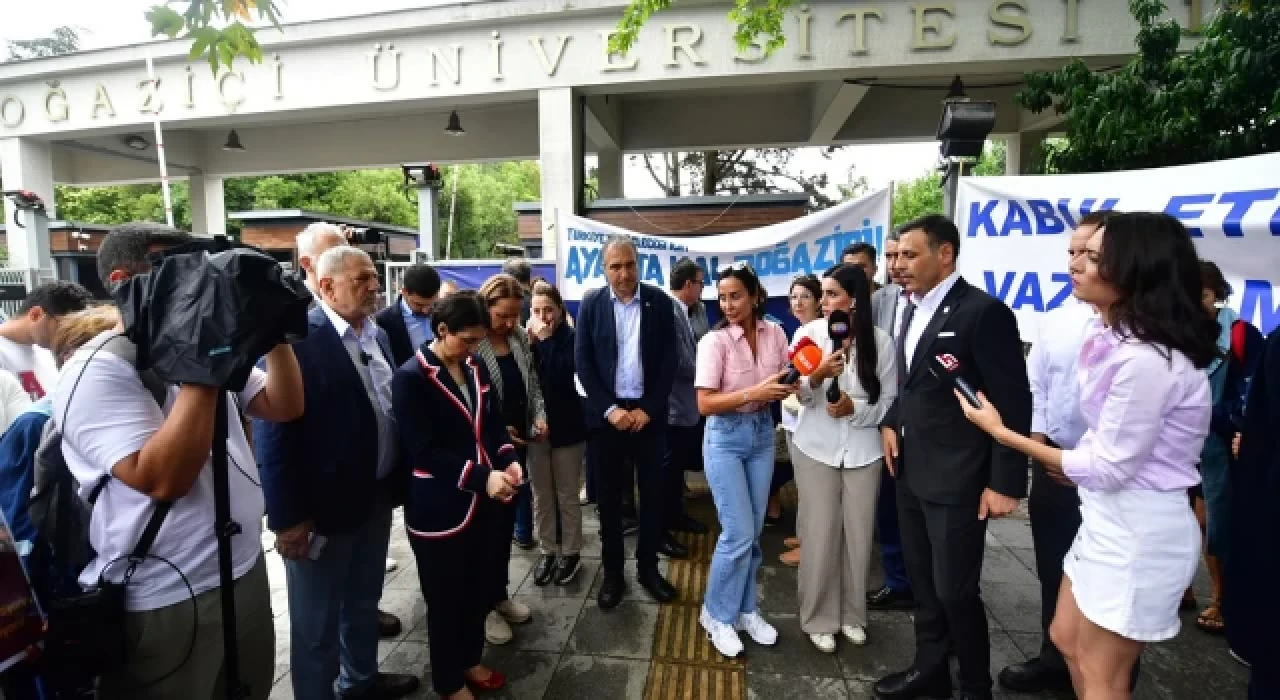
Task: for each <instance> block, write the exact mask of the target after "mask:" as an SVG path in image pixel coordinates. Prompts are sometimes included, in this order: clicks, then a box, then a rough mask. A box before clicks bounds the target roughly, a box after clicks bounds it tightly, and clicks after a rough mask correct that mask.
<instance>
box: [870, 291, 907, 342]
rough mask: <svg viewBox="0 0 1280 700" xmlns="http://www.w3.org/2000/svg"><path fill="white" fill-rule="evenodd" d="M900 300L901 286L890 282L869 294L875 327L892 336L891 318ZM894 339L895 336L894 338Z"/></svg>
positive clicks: (895, 312)
mask: <svg viewBox="0 0 1280 700" xmlns="http://www.w3.org/2000/svg"><path fill="white" fill-rule="evenodd" d="M901 301H902V287H900V286H899V285H896V284H894V283H893V282H890V283H889V284H886V285H885V286H883V287H881V288H879V289H877V290H876V291H875V292H873V293H872V294H871V318H872V319H873V321H874V323H875V324H876V328H879V329H880V330H882V331H884V332H885V333H888V334H889V337H890V338H893V319H894V317H895V316H896V315H897V313H898V304H899V302H901ZM894 339H895V340H896V338H894Z"/></svg>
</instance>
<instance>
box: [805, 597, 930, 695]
mask: <svg viewBox="0 0 1280 700" xmlns="http://www.w3.org/2000/svg"><path fill="white" fill-rule="evenodd" d="M869 617H870V620H869V623H870V624H868V626H867V643H866V645H865V646H854V645H853V644H852V643H850V642H849V641H848V640H847V639H845V638H844V637H843V636H840V635H837V636H836V645H837V646H836V658H837V659H838V660H839V662H840V670H841V671H842V672H843V674H844V677H845V678H848V679H851V680H861V681H869V682H874V681H877V680H880V679H881V678H883V677H884V676H887V675H888V674H890V673H894V672H897V671H901V670H903V669H904V668H906V667H907V666H908V665H910V663H911V658H912V656H913V655H914V650H915V629H914V628H913V626H912V622H911V618H910V617H909V616H907V615H903V614H900V613H896V614H895V613H885V612H874V611H873V612H871V613H870V615H869ZM804 643H805V644H807V645H809V648H810V650H811V651H812V653H815V654H818V653H821V652H819V651H818V650H817V649H815V648H813V645H812V643H811V642H809V640H808V639H805V640H804Z"/></svg>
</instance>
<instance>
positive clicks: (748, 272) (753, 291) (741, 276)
mask: <svg viewBox="0 0 1280 700" xmlns="http://www.w3.org/2000/svg"><path fill="white" fill-rule="evenodd" d="M730 277H732V278H733V279H736V280H738V281H739V282H741V283H742V286H743V287H745V288H746V290H747V294H750V295H751V298H752V299H754V300H755V301H754V302H753V303H752V307H751V312H752V313H753V314H754V315H755V317H756V320H757V321H759V320H760V319H762V318H764V305H765V300H766V299H767V298H768V297H767V295H765V294H761V292H762V291H764V285H762V284H760V278H759V277H757V276H756V271H755V270H754V269H752V267H751V264H750V263H747V262H743V261H741V260H740V261H738V262H735V263H732V264H729V265H726V266H724V267H722V268H720V271H719V272H717V273H716V284H720V283H721V282H723V281H724V280H726V279H729V278H730ZM728 325H729V319H728V318H726V317H725V316H724V315H723V314H722V315H721V316H720V320H719V321H716V326H715V329H714V330H720V329H721V328H725V327H727V326H728Z"/></svg>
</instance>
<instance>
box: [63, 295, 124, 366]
mask: <svg viewBox="0 0 1280 700" xmlns="http://www.w3.org/2000/svg"><path fill="white" fill-rule="evenodd" d="M119 323H120V312H119V311H118V310H117V309H116V307H114V306H111V305H110V304H102V305H100V306H90V307H89V308H87V309H85V310H84V311H77V312H75V313H70V314H67V315H66V316H63V317H62V318H61V319H59V321H58V330H57V331H56V332H55V333H54V334H53V343H52V347H51V348H50V350H51V351H52V352H53V359H54V361H55V362H56V363H57V365H58V368H59V369H61V368H62V365H64V364H66V362H67V360H69V359H71V355H73V354H74V353H75V351H76V350H79V349H80V346H82V345H84V344H85V343H87V342H89V341H90V340H93V339H94V338H96V337H97V336H98V335H99V334H101V333H103V332H104V331H109V330H111V329H112V328H115V327H116V325H117V324H119Z"/></svg>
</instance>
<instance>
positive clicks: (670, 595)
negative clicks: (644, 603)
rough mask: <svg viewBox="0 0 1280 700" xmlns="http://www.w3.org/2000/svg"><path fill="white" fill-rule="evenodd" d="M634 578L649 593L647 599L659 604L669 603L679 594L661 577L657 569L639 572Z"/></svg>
mask: <svg viewBox="0 0 1280 700" xmlns="http://www.w3.org/2000/svg"><path fill="white" fill-rule="evenodd" d="M636 578H637V579H638V580H639V581H640V587H641V588H643V589H645V591H647V592H648V593H649V597H650V598H653V599H654V600H656V601H657V602H659V603H670V602H671V601H673V600H675V599H676V596H677V595H678V594H679V593H678V592H677V591H676V587H675V586H673V585H671V583H670V582H669V581H667V580H666V579H665V578H663V577H662V574H661V573H659V572H658V569H657V567H654V568H652V569H644V570H641V571H640V572H639V575H638V576H637V577H636Z"/></svg>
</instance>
